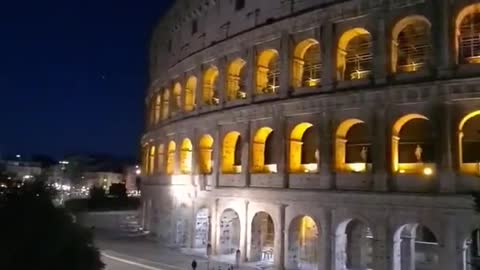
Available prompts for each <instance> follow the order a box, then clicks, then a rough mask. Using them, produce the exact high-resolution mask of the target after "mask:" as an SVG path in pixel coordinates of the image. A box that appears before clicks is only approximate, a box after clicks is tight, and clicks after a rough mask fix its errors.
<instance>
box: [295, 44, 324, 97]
mask: <svg viewBox="0 0 480 270" xmlns="http://www.w3.org/2000/svg"><path fill="white" fill-rule="evenodd" d="M320 67H321V59H320V44H319V42H318V41H317V40H315V39H313V38H309V39H306V40H303V41H301V42H299V43H298V44H297V46H296V47H295V50H294V52H293V68H292V86H293V87H295V88H298V87H303V86H306V87H315V86H318V85H319V84H320V73H321V69H320Z"/></svg>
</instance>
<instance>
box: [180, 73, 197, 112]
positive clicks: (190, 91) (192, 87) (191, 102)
mask: <svg viewBox="0 0 480 270" xmlns="http://www.w3.org/2000/svg"><path fill="white" fill-rule="evenodd" d="M196 91H197V77H195V76H190V77H188V80H187V83H186V85H185V101H184V104H183V110H184V111H186V112H191V111H193V110H194V109H195V106H196V104H195V94H196Z"/></svg>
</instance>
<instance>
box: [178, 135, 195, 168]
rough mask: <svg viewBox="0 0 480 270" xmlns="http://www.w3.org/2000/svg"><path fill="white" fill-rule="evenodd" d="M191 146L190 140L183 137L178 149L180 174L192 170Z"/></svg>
mask: <svg viewBox="0 0 480 270" xmlns="http://www.w3.org/2000/svg"><path fill="white" fill-rule="evenodd" d="M192 148H193V147H192V142H191V141H190V140H189V139H184V140H183V142H182V148H181V149H180V172H181V173H182V174H189V173H191V172H192V152H193V149H192Z"/></svg>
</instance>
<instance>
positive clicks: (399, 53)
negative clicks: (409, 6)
mask: <svg viewBox="0 0 480 270" xmlns="http://www.w3.org/2000/svg"><path fill="white" fill-rule="evenodd" d="M430 29H431V23H430V21H429V20H428V19H427V18H425V17H424V16H420V15H411V16H408V17H405V18H402V19H401V20H399V21H398V22H397V23H396V24H395V26H394V27H393V29H392V55H391V63H392V67H391V68H392V72H393V73H397V72H398V73H408V72H415V71H418V70H421V69H424V68H426V67H427V65H428V62H429V61H430V57H431V56H430V52H431V37H430V36H431V34H430Z"/></svg>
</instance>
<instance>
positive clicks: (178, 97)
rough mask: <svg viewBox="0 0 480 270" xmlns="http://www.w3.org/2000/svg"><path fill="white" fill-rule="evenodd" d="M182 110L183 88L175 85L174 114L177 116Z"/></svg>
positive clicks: (177, 84)
mask: <svg viewBox="0 0 480 270" xmlns="http://www.w3.org/2000/svg"><path fill="white" fill-rule="evenodd" d="M180 108H182V86H181V85H180V83H175V85H174V87H173V100H172V114H176V113H178V112H179V111H180Z"/></svg>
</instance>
